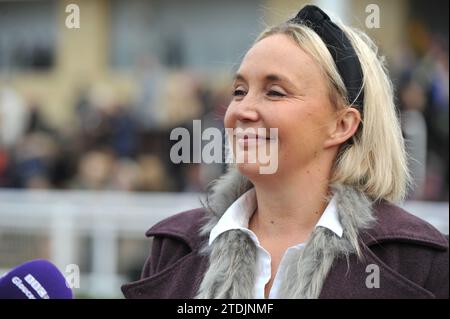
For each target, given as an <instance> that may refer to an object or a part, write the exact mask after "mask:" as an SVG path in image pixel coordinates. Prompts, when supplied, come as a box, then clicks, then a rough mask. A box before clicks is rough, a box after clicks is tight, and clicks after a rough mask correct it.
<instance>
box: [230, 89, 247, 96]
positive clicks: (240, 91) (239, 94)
mask: <svg viewBox="0 0 450 319" xmlns="http://www.w3.org/2000/svg"><path fill="white" fill-rule="evenodd" d="M244 95H245V91H244V90H240V89H237V90H234V91H233V96H244Z"/></svg>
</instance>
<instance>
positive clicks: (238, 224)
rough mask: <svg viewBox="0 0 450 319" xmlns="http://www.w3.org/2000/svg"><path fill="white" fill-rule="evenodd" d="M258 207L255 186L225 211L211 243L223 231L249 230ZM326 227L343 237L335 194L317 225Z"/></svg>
mask: <svg viewBox="0 0 450 319" xmlns="http://www.w3.org/2000/svg"><path fill="white" fill-rule="evenodd" d="M255 209H256V192H255V188H254V187H253V188H251V189H250V190H248V191H247V192H245V193H244V194H242V195H241V196H240V197H239V198H238V199H237V200H236V201H234V202H233V204H231V206H230V207H228V209H227V210H226V211H225V213H224V214H223V215H222V217H221V218H220V219H219V221H218V222H217V224H216V225H215V226H214V228H213V229H212V230H211V233H210V235H209V244H210V245H211V244H212V242H213V241H214V240H215V239H216V238H217V237H218V236H219V235H220V234H222V233H224V232H226V231H229V230H232V229H240V230H243V231H244V232H248V231H249V230H248V222H249V220H250V217H251V216H252V214H253V213H254V212H255ZM320 226H321V227H325V228H328V229H330V230H331V231H333V232H334V233H335V234H336V235H337V236H339V237H342V233H343V229H342V225H341V223H340V222H339V217H338V213H337V207H336V195H333V197H332V198H331V200H330V202H329V203H328V205H327V207H326V208H325V210H324V212H323V214H322V216H321V217H320V218H319V221H318V222H317V224H316V226H315V227H320Z"/></svg>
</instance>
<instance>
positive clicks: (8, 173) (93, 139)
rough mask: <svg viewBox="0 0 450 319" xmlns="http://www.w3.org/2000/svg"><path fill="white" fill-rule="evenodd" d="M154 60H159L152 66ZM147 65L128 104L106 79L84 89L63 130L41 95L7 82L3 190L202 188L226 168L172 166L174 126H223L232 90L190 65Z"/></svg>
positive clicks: (0, 98)
mask: <svg viewBox="0 0 450 319" xmlns="http://www.w3.org/2000/svg"><path fill="white" fill-rule="evenodd" d="M153 64H154V63H153ZM153 64H152V66H150V65H147V66H145V65H144V66H142V67H141V68H140V71H139V73H137V74H136V76H137V78H138V79H139V90H138V91H137V93H136V96H133V97H132V98H130V99H127V100H126V101H123V100H124V99H123V98H117V96H116V95H115V94H114V92H113V90H112V89H111V88H110V87H108V86H107V85H104V84H95V85H92V86H90V87H84V88H80V90H79V92H78V93H77V99H76V103H75V105H73V110H74V111H73V112H74V115H75V116H74V118H75V119H76V120H75V121H73V122H72V123H73V124H71V125H68V126H67V127H64V128H62V129H61V128H59V129H56V128H54V127H52V126H51V125H50V124H49V123H48V121H47V120H46V117H45V116H44V112H43V107H42V105H41V103H40V102H39V101H38V100H37V99H36V98H30V97H24V96H21V95H20V94H19V92H17V91H16V90H14V89H13V88H12V87H6V86H4V87H0V123H1V125H0V136H1V138H0V142H1V143H0V187H3V188H44V189H80V190H120V191H192V192H197V191H203V190H204V189H205V187H206V185H207V184H208V182H210V181H211V180H212V179H214V178H216V177H217V176H218V175H220V174H221V173H222V169H223V167H222V165H220V164H219V165H209V166H205V165H201V164H173V163H172V162H171V161H170V157H169V156H170V148H171V146H172V145H173V144H174V143H176V142H177V141H171V140H170V132H171V130H172V128H174V127H186V128H187V129H188V130H190V131H192V120H193V119H201V120H202V125H204V127H206V126H215V127H218V128H222V126H223V124H222V121H221V118H222V117H223V113H224V107H225V106H226V104H227V103H228V98H229V96H230V94H229V89H228V88H226V87H224V86H223V85H222V86H221V85H220V84H219V85H218V84H215V85H211V83H210V82H208V81H206V80H205V79H206V78H205V76H201V75H199V74H193V73H190V72H189V71H187V70H181V69H177V70H172V69H164V68H162V67H161V66H160V65H157V66H155V65H153Z"/></svg>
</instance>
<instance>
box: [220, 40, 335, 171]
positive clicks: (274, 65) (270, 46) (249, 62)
mask: <svg viewBox="0 0 450 319" xmlns="http://www.w3.org/2000/svg"><path fill="white" fill-rule="evenodd" d="M326 81H327V80H326V79H325V77H324V75H323V73H322V72H321V70H320V69H319V66H318V65H317V64H316V63H315V62H314V61H313V59H312V58H311V57H310V56H309V55H307V54H306V53H305V52H304V51H303V50H302V49H301V48H300V47H299V46H298V45H297V44H296V43H295V42H294V40H292V39H291V38H289V37H288V36H286V35H283V34H275V35H271V36H269V37H267V38H264V39H263V40H261V41H259V42H258V43H256V44H255V45H254V46H253V47H252V48H251V49H250V50H249V51H248V52H247V54H246V55H245V57H244V59H243V61H242V64H241V65H240V68H239V70H238V72H237V75H236V77H235V81H234V83H233V99H232V101H231V103H230V105H229V107H228V109H227V112H226V114H225V120H224V122H225V127H226V128H233V129H236V128H242V129H247V128H253V129H257V128H264V129H266V130H267V131H268V129H270V128H277V129H278V138H277V139H276V141H274V140H269V139H267V140H263V141H262V140H261V139H260V140H257V141H256V142H254V141H253V142H252V140H251V139H250V138H249V139H248V140H247V142H246V143H245V142H243V141H242V140H239V138H237V139H236V138H234V139H233V141H232V146H233V149H236V147H237V146H238V145H241V146H244V148H243V149H244V152H247V151H249V150H251V149H252V146H253V145H255V144H256V145H261V144H259V143H274V142H276V143H278V170H277V172H276V174H284V173H289V174H291V173H293V172H294V171H295V170H298V169H302V168H305V167H308V165H309V164H311V163H312V162H314V161H315V159H316V158H317V157H319V156H320V155H321V154H322V152H323V151H324V150H325V149H326V148H327V146H326V143H325V141H326V140H327V138H329V137H330V132H331V130H332V127H333V123H335V116H336V112H335V107H334V106H333V105H332V104H331V102H330V100H329V89H328V86H327V82H326ZM267 148H268V147H267ZM259 167H260V163H258V162H256V163H254V164H252V163H238V168H239V170H240V171H241V172H242V173H243V174H244V175H247V176H249V177H250V176H254V175H255V174H258V172H259Z"/></svg>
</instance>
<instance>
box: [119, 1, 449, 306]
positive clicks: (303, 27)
mask: <svg viewBox="0 0 450 319" xmlns="http://www.w3.org/2000/svg"><path fill="white" fill-rule="evenodd" d="M233 92H234V93H233V100H232V101H231V103H230V105H229V107H228V110H227V113H226V116H225V120H224V122H225V127H227V128H233V129H249V128H253V129H261V128H262V129H263V131H268V130H269V128H277V129H278V135H277V138H276V140H274V139H269V138H268V137H267V136H266V135H264V134H259V135H258V134H256V135H249V136H244V137H242V136H234V137H235V138H234V139H232V142H231V145H230V147H231V148H232V149H233V150H235V149H236V147H237V145H240V146H241V147H243V149H244V152H248V151H250V149H252V148H254V147H255V145H261V144H264V143H277V145H278V152H277V155H278V168H277V170H276V172H274V173H273V174H261V173H260V168H261V165H262V164H261V163H260V162H258V161H256V162H254V163H252V162H245V161H244V162H239V163H237V164H233V165H230V166H229V169H228V172H227V173H226V174H225V175H224V176H222V177H221V178H220V179H219V180H217V181H216V182H215V184H214V186H213V187H212V189H211V192H210V193H209V194H208V200H207V202H206V205H205V208H201V209H195V210H192V211H188V212H183V213H181V214H178V215H175V216H173V217H171V218H168V219H166V220H164V221H162V222H160V223H158V224H157V225H155V226H153V227H152V228H151V229H150V230H149V231H148V232H147V236H153V246H152V251H151V255H150V257H149V258H148V260H147V262H146V264H145V267H144V270H143V273H142V279H141V280H139V281H137V282H133V283H130V284H126V285H124V286H123V287H122V291H123V293H124V295H125V296H126V297H128V298H448V240H447V238H446V237H445V236H444V235H442V234H441V233H440V232H439V231H437V230H436V229H435V228H433V227H432V226H431V225H429V224H428V223H426V222H425V221H423V220H420V219H418V218H417V217H414V216H413V215H411V214H409V213H408V212H406V211H404V210H402V209H401V208H399V207H398V206H396V203H398V202H399V201H401V200H403V198H404V196H405V193H406V189H407V187H408V180H409V175H408V170H407V166H406V155H405V150H404V142H403V139H402V135H401V131H400V127H399V121H398V118H397V116H396V112H395V107H394V103H393V91H392V84H391V81H390V80H389V78H388V75H387V72H386V70H385V68H384V65H383V63H382V62H381V60H380V58H379V57H378V56H377V51H376V47H375V46H374V45H373V43H372V42H371V40H370V39H369V38H368V37H367V36H366V35H365V34H363V33H361V32H360V31H357V30H355V29H353V28H351V27H348V26H345V25H343V24H341V23H335V22H333V21H332V20H330V18H329V17H328V16H327V15H326V14H325V13H324V12H323V11H322V10H320V9H319V8H317V7H315V6H306V7H304V8H303V9H302V10H301V11H300V12H299V13H298V14H297V15H296V17H295V18H293V19H291V20H289V21H288V22H286V23H283V24H281V25H277V26H275V27H270V28H268V29H267V30H265V31H264V32H263V33H262V34H261V35H260V36H259V37H258V39H257V40H256V42H255V43H254V45H253V46H252V47H251V48H250V50H249V51H248V52H247V54H246V55H245V57H244V58H243V60H242V63H241V65H240V67H239V70H238V72H237V75H236V77H235V81H234V83H233Z"/></svg>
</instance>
